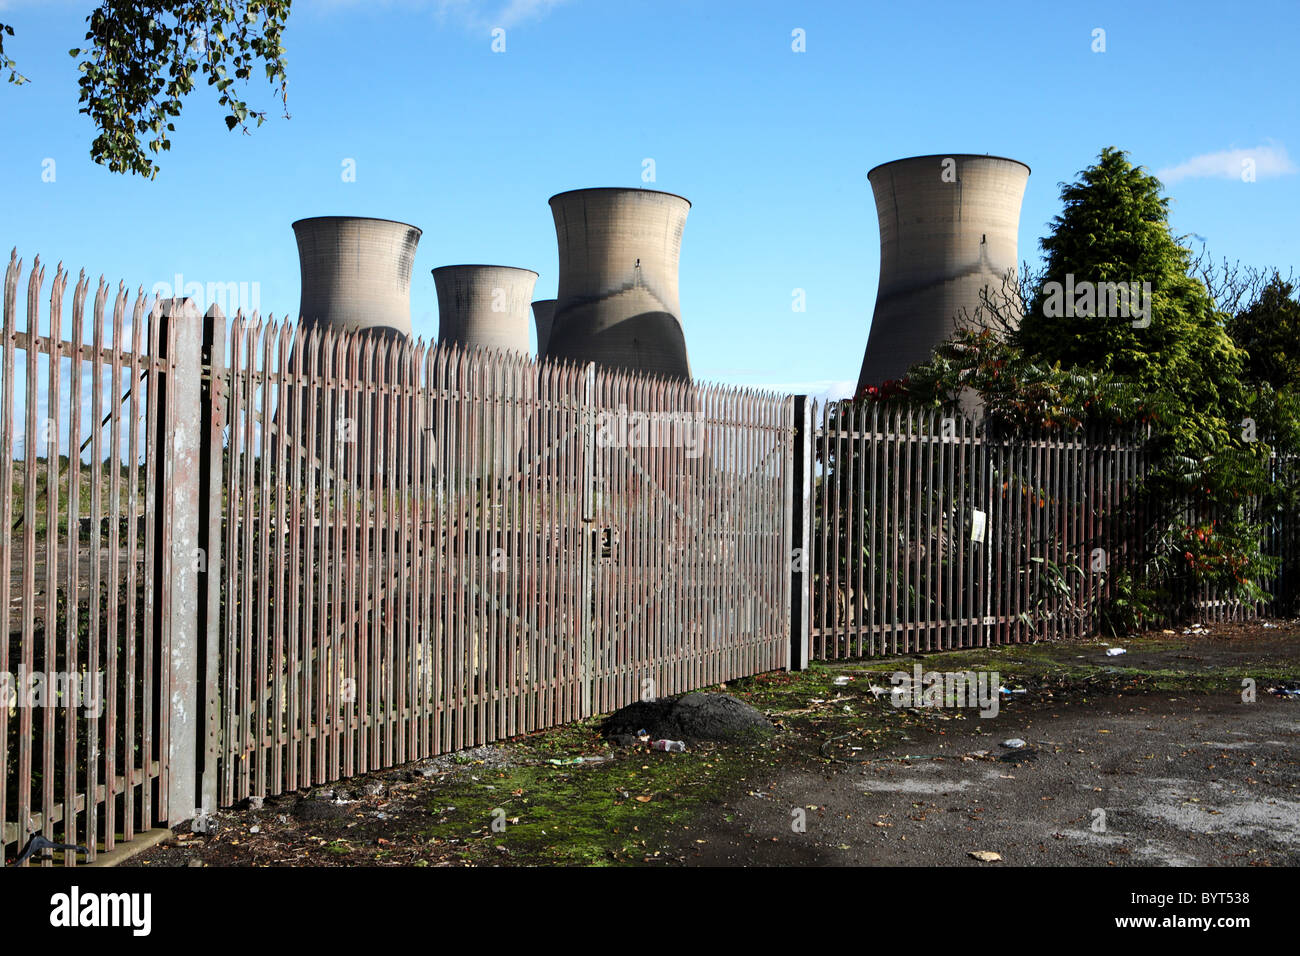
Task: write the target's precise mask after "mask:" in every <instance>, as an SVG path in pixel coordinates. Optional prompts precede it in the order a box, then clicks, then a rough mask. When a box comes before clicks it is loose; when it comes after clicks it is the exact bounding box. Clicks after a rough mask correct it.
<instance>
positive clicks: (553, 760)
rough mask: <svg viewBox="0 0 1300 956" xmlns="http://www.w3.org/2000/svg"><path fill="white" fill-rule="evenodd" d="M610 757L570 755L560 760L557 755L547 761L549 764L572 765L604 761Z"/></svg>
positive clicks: (558, 765)
mask: <svg viewBox="0 0 1300 956" xmlns="http://www.w3.org/2000/svg"><path fill="white" fill-rule="evenodd" d="M608 759H609V758H608V757H569V758H567V759H565V760H558V759H556V758H555V757H552V758H551V759H550V760H548V761H546V762H547V763H549V764H553V765H555V766H556V767H571V766H573V765H575V764H584V763H603V762H604V761H606V760H608Z"/></svg>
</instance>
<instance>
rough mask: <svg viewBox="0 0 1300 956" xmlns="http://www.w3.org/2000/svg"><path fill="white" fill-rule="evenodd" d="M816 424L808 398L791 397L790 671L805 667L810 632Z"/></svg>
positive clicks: (808, 653)
mask: <svg viewBox="0 0 1300 956" xmlns="http://www.w3.org/2000/svg"><path fill="white" fill-rule="evenodd" d="M815 434H816V424H815V423H814V422H813V414H812V402H811V401H810V400H809V397H808V396H807V395H795V396H794V468H793V469H792V471H793V479H794V480H793V490H792V494H791V498H790V501H789V504H788V507H789V508H790V511H791V518H792V520H791V534H790V541H791V544H792V546H793V553H792V554H791V555H790V663H789V669H790V670H792V671H801V670H806V669H807V668H808V661H809V657H810V651H809V646H810V645H809V640H810V636H811V633H810V632H811V629H812V605H811V602H810V601H809V599H808V598H809V594H810V593H811V588H812V535H813V472H814V467H815V463H814V460H813V449H814V442H813V439H814V436H815Z"/></svg>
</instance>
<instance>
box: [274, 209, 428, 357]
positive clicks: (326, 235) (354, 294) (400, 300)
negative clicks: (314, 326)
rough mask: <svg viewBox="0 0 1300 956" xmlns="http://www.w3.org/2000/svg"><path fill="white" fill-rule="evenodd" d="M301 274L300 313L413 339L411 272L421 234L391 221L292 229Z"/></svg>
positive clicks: (301, 224)
mask: <svg viewBox="0 0 1300 956" xmlns="http://www.w3.org/2000/svg"><path fill="white" fill-rule="evenodd" d="M293 231H294V235H295V236H297V238H298V260H299V264H300V266H301V269H302V302H301V304H300V305H299V308H298V312H299V314H300V315H301V317H302V318H303V320H304V321H305V322H307V323H316V322H323V323H326V324H328V325H330V326H333V327H334V328H336V329H374V330H385V331H389V332H392V333H400V334H401V335H407V336H409V335H410V334H411V269H412V267H413V266H414V264H415V247H416V245H417V244H418V243H419V241H420V230H419V229H417V228H416V227H415V226H410V225H407V224H406V223H404V222H393V221H392V220H389V219H365V218H362V217H360V216H317V217H315V218H312V219H299V220H298V221H297V222H295V223H294V224H293Z"/></svg>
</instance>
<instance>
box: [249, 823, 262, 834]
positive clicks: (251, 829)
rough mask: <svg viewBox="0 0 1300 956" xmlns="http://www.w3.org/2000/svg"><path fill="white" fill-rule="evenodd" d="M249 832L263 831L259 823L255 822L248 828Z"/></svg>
mask: <svg viewBox="0 0 1300 956" xmlns="http://www.w3.org/2000/svg"><path fill="white" fill-rule="evenodd" d="M248 832H249V833H261V832H262V828H261V827H259V826H258V825H257V824H253V825H252V826H251V827H249V828H248Z"/></svg>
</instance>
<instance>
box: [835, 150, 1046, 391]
mask: <svg viewBox="0 0 1300 956" xmlns="http://www.w3.org/2000/svg"><path fill="white" fill-rule="evenodd" d="M867 178H868V179H870V181H871V188H872V191H873V192H874V193H875V197H876V215H877V216H878V217H879V220H880V286H879V289H878V291H877V292H876V311H875V313H874V315H873V316H872V319H871V335H870V337H869V338H868V340H867V350H866V354H865V355H864V356H863V358H862V372H861V374H860V375H859V376H858V391H862V389H864V388H866V387H867V386H869V385H879V384H880V383H881V382H884V381H887V380H889V379H897V378H902V377H903V375H905V374H906V373H907V370H908V369H909V368H910V367H911V366H912V365H914V364H916V363H917V362H921V361H924V360H926V359H927V358H928V357H929V355H930V353H931V351H932V350H933V349H934V348H935V346H937V345H939V344H940V343H941V342H943V341H944V340H945V339H947V338H948V337H949V336H950V335H951V334H952V333H953V331H954V330H955V329H956V328H957V326H958V324H959V319H960V318H961V315H962V311H963V310H965V312H966V314H967V315H968V316H973V315H974V314H975V312H976V310H977V309H979V308H980V306H981V295H980V293H981V290H983V289H985V288H987V289H988V290H989V296H990V298H991V299H992V301H994V302H999V301H1001V299H1000V296H1001V295H1002V293H1003V280H1004V276H1006V274H1007V272H1008V270H1014V269H1015V268H1016V266H1017V258H1016V257H1017V248H1016V236H1017V232H1018V229H1019V224H1020V202H1021V199H1023V197H1024V194H1025V184H1026V183H1027V182H1028V180H1029V167H1028V166H1026V165H1025V164H1024V163H1022V162H1019V161H1018V160H1014V159H1003V158H1001V157H997V156H975V155H963V154H959V153H952V154H948V155H938V156H916V157H913V158H911V159H899V160H896V161H894V162H892V163H884V164H882V165H880V166H877V167H876V168H875V169H873V170H871V171H870V172H869V173H868V174H867ZM1008 291H1010V290H1008Z"/></svg>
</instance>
